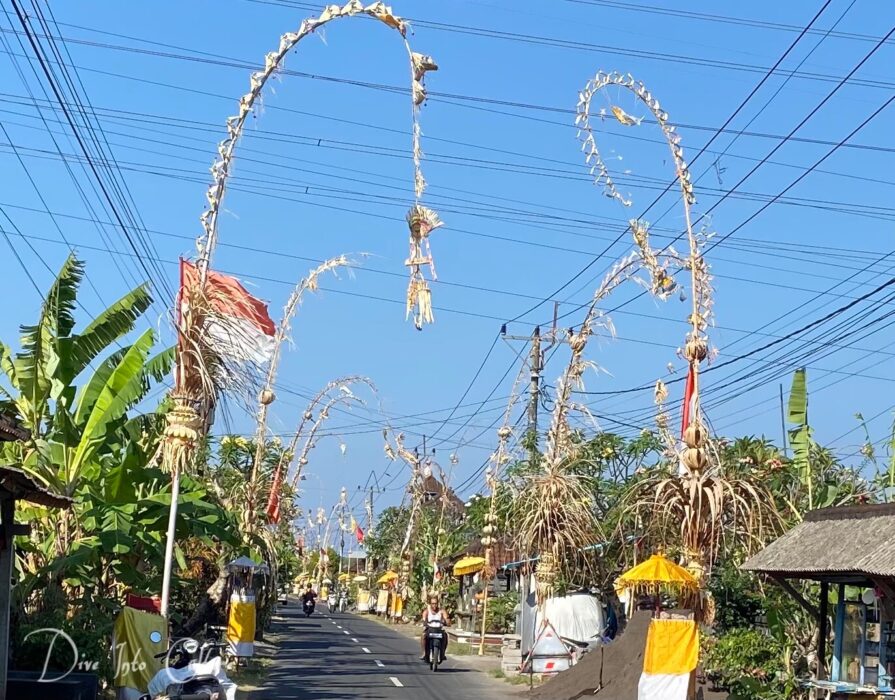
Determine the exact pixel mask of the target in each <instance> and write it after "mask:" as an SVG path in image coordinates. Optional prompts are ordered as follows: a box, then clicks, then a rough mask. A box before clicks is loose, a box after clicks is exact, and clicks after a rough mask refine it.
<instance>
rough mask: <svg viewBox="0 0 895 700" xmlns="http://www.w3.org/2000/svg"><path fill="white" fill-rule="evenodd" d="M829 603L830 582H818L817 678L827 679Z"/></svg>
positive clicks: (820, 679)
mask: <svg viewBox="0 0 895 700" xmlns="http://www.w3.org/2000/svg"><path fill="white" fill-rule="evenodd" d="M829 605H830V583H829V582H828V581H821V582H820V638H819V639H818V640H817V680H819V681H824V680H826V679H827V633H828V627H827V625H828V624H829V621H828V619H827V616H828V614H829Z"/></svg>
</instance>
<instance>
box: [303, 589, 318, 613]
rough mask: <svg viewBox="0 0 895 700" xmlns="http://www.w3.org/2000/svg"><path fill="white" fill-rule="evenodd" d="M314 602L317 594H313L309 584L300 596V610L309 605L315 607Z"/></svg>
mask: <svg viewBox="0 0 895 700" xmlns="http://www.w3.org/2000/svg"><path fill="white" fill-rule="evenodd" d="M316 601H317V594H316V593H315V592H314V586H313V585H312V584H310V583H309V584H308V588H307V590H305V592H304V593H302V594H301V603H302V608H304V606H306V605H308V604H309V603H310V604H311V605H316Z"/></svg>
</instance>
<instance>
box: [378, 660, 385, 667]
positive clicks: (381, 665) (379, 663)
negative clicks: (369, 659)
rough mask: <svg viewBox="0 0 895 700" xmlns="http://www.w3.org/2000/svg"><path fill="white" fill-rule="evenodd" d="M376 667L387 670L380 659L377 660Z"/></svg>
mask: <svg viewBox="0 0 895 700" xmlns="http://www.w3.org/2000/svg"><path fill="white" fill-rule="evenodd" d="M376 665H377V666H379V668H385V664H384V663H382V662H381V661H380V660H379V659H376Z"/></svg>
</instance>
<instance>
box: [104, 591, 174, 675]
mask: <svg viewBox="0 0 895 700" xmlns="http://www.w3.org/2000/svg"><path fill="white" fill-rule="evenodd" d="M153 632H158V634H159V640H160V641H158V642H155V643H153V641H152V640H151V639H150V637H151V635H152V633H153ZM114 634H115V664H116V672H115V685H116V686H117V687H119V688H136V689H137V690H141V691H142V690H145V689H146V687H147V686H148V685H149V680H150V679H151V678H152V677H153V676H154V675H155V674H156V673H157V672H158V671H159V669H161V661H160V660H158V659H155V658H153V657H154V656H155V655H156V654H160V653H162V652H163V651H165V649H167V648H168V630H167V625H166V624H165V618H163V617H162V616H161V615H154V614H152V613H148V612H143V611H141V610H135V609H134V608H124V609H123V610H122V611H121V612H120V613H119V615H118V617H117V618H116V620H115V629H114ZM141 666H143V670H142V671H141V670H139V669H140V667H141Z"/></svg>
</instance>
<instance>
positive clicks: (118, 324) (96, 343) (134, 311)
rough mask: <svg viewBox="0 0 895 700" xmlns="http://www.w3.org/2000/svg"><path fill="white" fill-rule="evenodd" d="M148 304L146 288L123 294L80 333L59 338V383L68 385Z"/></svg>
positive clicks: (133, 325)
mask: <svg viewBox="0 0 895 700" xmlns="http://www.w3.org/2000/svg"><path fill="white" fill-rule="evenodd" d="M151 304H152V297H151V296H150V294H149V290H148V288H147V287H146V285H141V286H139V287H137V288H136V289H133V290H131V291H130V292H128V293H127V294H125V295H124V296H123V297H121V299H119V300H118V301H116V302H115V303H113V304H112V305H111V306H110V307H109V308H107V309H105V310H104V311H103V312H102V313H100V314H99V316H97V317H96V318H95V319H94V320H93V321H92V322H91V323H90V325H89V326H87V328H85V329H84V330H83V331H82V332H81V333H78V334H76V335H72V336H69V337H62V338H60V339H59V357H60V365H59V370H58V377H59V380H60V381H61V382H62V383H63V384H64V385H66V386H67V385H69V384H70V383H71V382H73V381H74V380H75V379H76V378H77V377H78V375H80V374H81V372H83V371H84V370H85V369H86V368H87V366H88V365H89V364H90V363H91V362H93V361H94V360H95V359H96V358H97V357H99V356H100V355H101V354H102V353H103V352H104V351H105V350H106V349H107V348H108V347H109V346H110V345H111V344H112V343H114V342H116V341H117V340H119V339H121V338H123V337H124V336H125V335H127V334H128V333H130V332H131V331H132V330H133V329H134V327H135V326H136V322H137V320H138V319H139V318H140V316H142V315H143V313H144V312H145V311H146V309H148V308H149V306H150V305H151Z"/></svg>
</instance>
